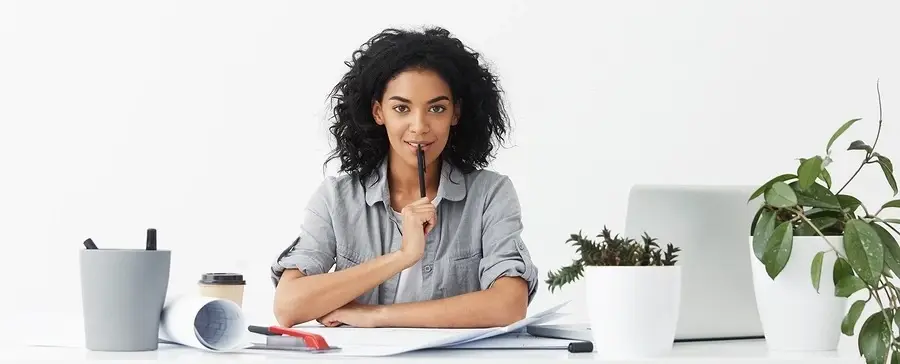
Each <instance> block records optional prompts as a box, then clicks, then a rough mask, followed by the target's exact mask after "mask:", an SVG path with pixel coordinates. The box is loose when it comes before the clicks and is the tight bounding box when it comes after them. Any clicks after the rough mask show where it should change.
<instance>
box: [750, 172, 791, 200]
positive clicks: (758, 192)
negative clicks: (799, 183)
mask: <svg viewBox="0 0 900 364" xmlns="http://www.w3.org/2000/svg"><path fill="white" fill-rule="evenodd" d="M794 178H797V175H794V174H782V175H780V176H778V177H775V178H772V179H770V180H769V181H768V182H766V183H764V184H763V185H762V186H759V188H758V189H756V191H754V192H753V194H752V195H750V198H749V199H747V202H750V201H753V199H754V198H757V197H759V196H761V195H762V194H763V193H764V192H766V190H768V189H769V187H772V185H773V184H775V182H785V181H789V180H792V179H794Z"/></svg>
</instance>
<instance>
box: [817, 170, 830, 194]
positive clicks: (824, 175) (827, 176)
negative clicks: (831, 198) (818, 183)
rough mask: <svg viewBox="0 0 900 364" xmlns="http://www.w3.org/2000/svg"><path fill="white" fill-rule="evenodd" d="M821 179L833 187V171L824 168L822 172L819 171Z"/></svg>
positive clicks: (827, 185)
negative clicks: (829, 171)
mask: <svg viewBox="0 0 900 364" xmlns="http://www.w3.org/2000/svg"><path fill="white" fill-rule="evenodd" d="M819 179H821V180H822V181H823V182H825V186H826V187H828V188H829V189H831V173H828V170H827V169H825V168H822V172H821V173H819Z"/></svg>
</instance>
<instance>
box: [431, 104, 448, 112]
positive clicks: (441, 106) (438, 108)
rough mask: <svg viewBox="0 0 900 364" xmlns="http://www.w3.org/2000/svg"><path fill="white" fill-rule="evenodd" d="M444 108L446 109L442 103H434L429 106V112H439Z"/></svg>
mask: <svg viewBox="0 0 900 364" xmlns="http://www.w3.org/2000/svg"><path fill="white" fill-rule="evenodd" d="M444 110H447V108H446V107H444V105H434V106H432V107H431V112H436V113H441V112H444Z"/></svg>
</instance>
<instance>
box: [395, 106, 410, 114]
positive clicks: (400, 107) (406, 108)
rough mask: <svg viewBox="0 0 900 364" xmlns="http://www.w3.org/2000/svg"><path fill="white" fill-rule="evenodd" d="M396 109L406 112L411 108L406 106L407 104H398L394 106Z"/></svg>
mask: <svg viewBox="0 0 900 364" xmlns="http://www.w3.org/2000/svg"><path fill="white" fill-rule="evenodd" d="M394 111H396V112H399V113H404V112H407V111H409V108H408V107H406V105H397V106H394Z"/></svg>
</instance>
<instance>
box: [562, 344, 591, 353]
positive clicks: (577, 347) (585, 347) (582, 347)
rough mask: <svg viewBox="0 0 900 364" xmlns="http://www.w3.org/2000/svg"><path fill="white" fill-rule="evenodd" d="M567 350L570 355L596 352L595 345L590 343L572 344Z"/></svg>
mask: <svg viewBox="0 0 900 364" xmlns="http://www.w3.org/2000/svg"><path fill="white" fill-rule="evenodd" d="M566 349H567V350H568V351H569V352H570V353H590V352H592V351H594V343H592V342H590V341H580V342H578V341H576V342H571V343H569V346H568V347H567V348H566Z"/></svg>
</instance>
